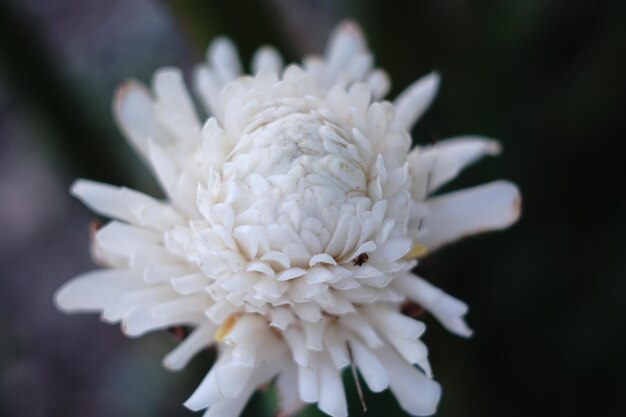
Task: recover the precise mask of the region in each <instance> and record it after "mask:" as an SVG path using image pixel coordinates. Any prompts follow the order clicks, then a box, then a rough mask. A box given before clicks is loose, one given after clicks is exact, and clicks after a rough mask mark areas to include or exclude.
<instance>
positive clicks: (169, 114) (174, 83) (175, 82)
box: [153, 68, 200, 143]
mask: <svg viewBox="0 0 626 417" xmlns="http://www.w3.org/2000/svg"><path fill="white" fill-rule="evenodd" d="M153 89H154V92H155V94H156V97H157V105H156V109H155V110H156V113H157V115H158V117H159V120H160V121H161V122H162V124H163V125H164V126H166V127H167V128H168V129H169V131H170V132H171V133H172V134H173V135H175V136H176V138H177V139H178V140H179V141H181V142H185V141H191V142H192V143H193V142H196V143H197V142H198V141H199V139H200V137H199V133H200V121H199V120H198V116H197V115H196V110H195V108H194V105H193V102H192V101H191V97H190V96H189V92H188V91H187V87H185V82H184V80H183V74H182V72H181V71H180V70H179V69H178V68H162V69H160V70H159V71H157V72H156V73H155V74H154V79H153Z"/></svg>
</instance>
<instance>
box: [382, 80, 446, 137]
mask: <svg viewBox="0 0 626 417" xmlns="http://www.w3.org/2000/svg"><path fill="white" fill-rule="evenodd" d="M439 81H440V77H439V74H437V73H435V72H433V73H430V74H428V75H426V76H424V77H422V78H420V79H419V80H417V81H415V82H414V83H413V84H411V85H410V86H408V87H407V88H406V90H404V91H403V92H402V93H401V94H400V95H399V96H398V98H396V100H395V101H394V103H393V104H394V107H395V109H396V117H395V119H394V122H393V123H394V126H397V127H399V128H401V129H407V130H410V129H411V128H412V127H413V125H414V124H415V123H416V122H417V120H418V119H419V118H420V117H421V116H422V114H424V112H425V111H426V110H427V109H428V107H429V106H430V104H431V103H432V101H433V99H434V98H435V95H436V94H437V90H438V89H439Z"/></svg>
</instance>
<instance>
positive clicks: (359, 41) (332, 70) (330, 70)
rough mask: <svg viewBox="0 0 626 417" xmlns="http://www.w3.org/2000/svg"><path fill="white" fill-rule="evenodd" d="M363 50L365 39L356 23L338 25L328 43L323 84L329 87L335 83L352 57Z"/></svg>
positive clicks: (346, 22)
mask: <svg viewBox="0 0 626 417" xmlns="http://www.w3.org/2000/svg"><path fill="white" fill-rule="evenodd" d="M365 49H366V45H365V39H364V37H363V34H362V33H361V29H360V28H359V26H358V25H357V24H356V23H354V22H351V21H344V22H342V23H341V24H339V25H338V26H337V28H336V29H335V30H334V31H333V33H332V34H331V36H330V40H329V42H328V47H327V51H326V68H325V73H324V80H323V82H324V84H325V85H327V86H330V85H332V84H334V83H336V82H337V79H338V77H339V76H340V75H341V74H342V73H344V72H346V71H347V69H348V67H349V65H350V63H351V62H352V59H353V58H354V56H356V55H357V54H358V53H360V52H363V51H365Z"/></svg>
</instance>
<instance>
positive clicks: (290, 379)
mask: <svg viewBox="0 0 626 417" xmlns="http://www.w3.org/2000/svg"><path fill="white" fill-rule="evenodd" d="M276 388H277V389H278V395H279V404H280V412H279V415H294V414H295V413H296V412H298V411H299V410H300V409H301V408H302V407H304V405H305V403H304V402H303V401H302V400H301V399H300V394H299V392H298V367H297V366H295V365H294V364H293V363H291V362H287V363H286V365H285V367H284V368H283V370H282V371H281V372H280V374H279V375H278V378H277V379H276Z"/></svg>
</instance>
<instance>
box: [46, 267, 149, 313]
mask: <svg viewBox="0 0 626 417" xmlns="http://www.w3.org/2000/svg"><path fill="white" fill-rule="evenodd" d="M144 285H145V284H144V283H143V282H142V281H141V277H140V276H137V274H136V273H134V272H132V271H130V270H122V269H99V270H95V271H90V272H85V273H84V274H80V275H78V276H77V277H75V278H73V279H72V280H70V281H68V282H66V283H65V284H63V286H62V287H61V288H59V289H58V290H57V292H56V294H55V295H54V301H55V303H56V305H57V307H59V308H60V309H61V310H63V311H100V310H102V309H104V308H105V307H106V306H107V305H108V304H109V303H110V302H111V301H113V300H114V299H115V298H116V297H118V296H119V295H120V294H122V293H123V292H125V291H130V290H133V289H136V288H140V287H142V286H144Z"/></svg>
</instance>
